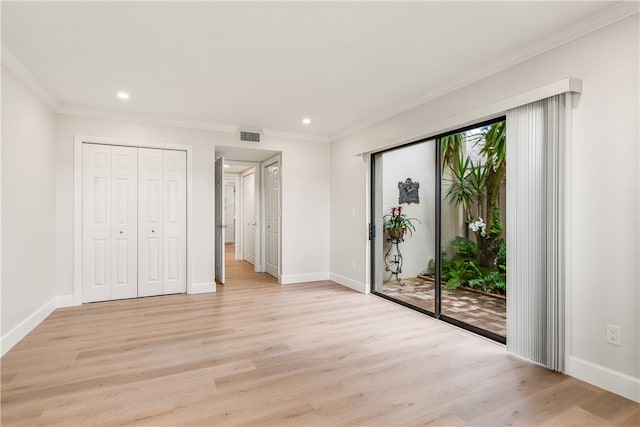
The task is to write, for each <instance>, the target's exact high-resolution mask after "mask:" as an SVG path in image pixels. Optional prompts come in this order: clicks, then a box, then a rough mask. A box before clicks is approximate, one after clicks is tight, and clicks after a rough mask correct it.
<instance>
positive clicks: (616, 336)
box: [607, 323, 621, 345]
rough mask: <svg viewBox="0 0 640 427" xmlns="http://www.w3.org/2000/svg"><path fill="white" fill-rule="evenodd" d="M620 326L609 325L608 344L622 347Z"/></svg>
mask: <svg viewBox="0 0 640 427" xmlns="http://www.w3.org/2000/svg"><path fill="white" fill-rule="evenodd" d="M620 338H621V337H620V326H615V325H609V324H608V323H607V342H608V343H610V344H615V345H620Z"/></svg>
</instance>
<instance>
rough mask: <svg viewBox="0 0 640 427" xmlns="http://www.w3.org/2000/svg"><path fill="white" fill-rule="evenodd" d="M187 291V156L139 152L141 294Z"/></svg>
mask: <svg viewBox="0 0 640 427" xmlns="http://www.w3.org/2000/svg"><path fill="white" fill-rule="evenodd" d="M185 291H186V153H185V152H182V151H169V150H159V149H148V148H140V149H138V295H139V296H151V295H163V294H171V293H180V292H185Z"/></svg>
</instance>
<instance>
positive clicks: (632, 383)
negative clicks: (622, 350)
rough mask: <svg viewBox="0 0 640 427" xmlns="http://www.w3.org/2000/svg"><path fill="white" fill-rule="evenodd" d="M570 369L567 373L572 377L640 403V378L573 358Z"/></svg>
mask: <svg viewBox="0 0 640 427" xmlns="http://www.w3.org/2000/svg"><path fill="white" fill-rule="evenodd" d="M568 368H569V369H568V370H567V373H568V374H569V375H571V376H572V377H575V378H578V379H579V380H582V381H585V382H588V383H590V384H593V385H595V386H597V387H601V388H603V389H605V390H608V391H610V392H612V393H615V394H618V395H620V396H623V397H626V398H627V399H631V400H633V401H635V402H638V403H640V378H635V377H632V376H631V375H627V374H623V373H622V372H618V371H614V370H612V369H609V368H607V367H604V366H601V365H598V364H595V363H592V362H588V361H586V360H582V359H580V358H578V357H573V356H571V357H570V358H569V365H568Z"/></svg>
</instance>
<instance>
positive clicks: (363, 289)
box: [329, 273, 367, 294]
mask: <svg viewBox="0 0 640 427" xmlns="http://www.w3.org/2000/svg"><path fill="white" fill-rule="evenodd" d="M329 278H330V280H332V281H334V282H336V283H338V284H339V285H342V286H346V287H347V288H350V289H353V290H354V291H357V292H360V293H363V294H366V293H367V285H366V284H365V283H362V282H358V281H357V280H353V279H350V278H348V277H346V276H343V275H341V274H338V273H331V274H330V276H329Z"/></svg>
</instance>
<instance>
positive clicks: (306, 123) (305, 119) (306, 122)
mask: <svg viewBox="0 0 640 427" xmlns="http://www.w3.org/2000/svg"><path fill="white" fill-rule="evenodd" d="M302 123H303V124H305V125H310V124H311V119H310V118H309V117H305V118H304V119H302Z"/></svg>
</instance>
